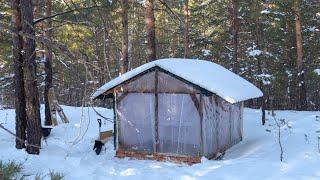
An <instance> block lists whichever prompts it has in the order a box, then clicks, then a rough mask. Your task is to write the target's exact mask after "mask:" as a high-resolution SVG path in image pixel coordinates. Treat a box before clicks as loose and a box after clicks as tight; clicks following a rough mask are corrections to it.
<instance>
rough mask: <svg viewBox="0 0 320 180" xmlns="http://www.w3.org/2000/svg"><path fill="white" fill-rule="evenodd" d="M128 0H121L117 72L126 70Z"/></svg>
mask: <svg viewBox="0 0 320 180" xmlns="http://www.w3.org/2000/svg"><path fill="white" fill-rule="evenodd" d="M128 8H129V7H128V0H121V23H122V50H121V57H120V63H119V64H120V68H119V74H123V73H125V72H127V71H128V64H129V58H128Z"/></svg>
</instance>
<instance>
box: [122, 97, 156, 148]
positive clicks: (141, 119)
mask: <svg viewBox="0 0 320 180" xmlns="http://www.w3.org/2000/svg"><path fill="white" fill-rule="evenodd" d="M121 95H123V96H125V97H123V98H122V100H121V101H120V102H119V104H118V109H117V111H116V112H117V117H118V126H119V127H118V129H119V130H120V131H119V132H118V143H119V147H120V148H121V149H125V150H133V151H145V152H150V153H152V152H153V151H154V149H153V143H154V136H155V135H154V134H155V133H154V129H155V128H154V127H155V125H154V120H155V95H154V94H149V93H129V94H127V95H125V94H123V93H119V97H121Z"/></svg>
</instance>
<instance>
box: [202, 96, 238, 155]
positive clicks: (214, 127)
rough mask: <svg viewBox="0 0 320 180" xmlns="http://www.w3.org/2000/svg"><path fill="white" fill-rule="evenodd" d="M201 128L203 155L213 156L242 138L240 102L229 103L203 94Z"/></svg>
mask: <svg viewBox="0 0 320 180" xmlns="http://www.w3.org/2000/svg"><path fill="white" fill-rule="evenodd" d="M201 108H202V114H203V120H202V123H203V124H202V129H203V142H204V155H205V156H206V157H207V158H213V157H214V156H216V155H217V154H218V153H223V152H224V151H225V150H227V149H228V148H229V147H231V146H232V145H234V144H236V143H238V142H240V141H241V139H242V118H241V106H240V103H237V104H231V103H228V102H226V101H225V100H223V99H222V98H220V97H217V96H203V97H202V101H201Z"/></svg>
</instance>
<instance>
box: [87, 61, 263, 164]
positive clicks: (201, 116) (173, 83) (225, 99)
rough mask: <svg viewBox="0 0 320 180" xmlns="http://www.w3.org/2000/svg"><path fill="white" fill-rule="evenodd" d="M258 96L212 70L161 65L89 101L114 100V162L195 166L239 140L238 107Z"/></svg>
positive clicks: (136, 72) (197, 64)
mask: <svg viewBox="0 0 320 180" xmlns="http://www.w3.org/2000/svg"><path fill="white" fill-rule="evenodd" d="M260 96H262V92H261V91H260V90H259V89H258V88H257V87H255V86H254V85H253V84H251V83H250V82H248V81H247V80H245V79H243V78H241V77H240V76H238V75H236V74H234V73H232V72H231V71H229V70H227V69H225V68H223V67H222V66H220V65H218V64H215V63H212V62H209V61H203V60H191V59H161V60H157V61H153V62H150V63H147V64H144V65H142V66H140V67H138V68H136V69H133V70H131V71H129V72H127V73H125V74H123V75H121V76H119V77H117V78H115V79H113V80H111V81H110V82H108V83H106V84H105V85H103V86H102V87H100V88H99V89H98V90H97V91H96V92H95V93H94V94H93V95H92V98H93V99H97V98H99V99H105V98H113V100H114V101H113V102H114V113H115V126H114V131H115V148H116V156H117V157H135V158H138V159H156V160H171V161H178V162H187V163H196V162H200V160H201V157H203V156H204V157H206V158H208V159H212V158H215V157H216V156H217V155H219V154H220V153H224V152H225V151H226V150H227V149H228V148H230V147H231V146H233V145H234V144H236V143H238V142H240V141H241V140H242V134H243V125H242V124H243V116H242V114H243V101H245V100H248V99H251V98H257V97H260Z"/></svg>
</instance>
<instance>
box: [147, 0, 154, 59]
mask: <svg viewBox="0 0 320 180" xmlns="http://www.w3.org/2000/svg"><path fill="white" fill-rule="evenodd" d="M153 2H154V0H146V1H145V17H144V22H145V28H146V34H147V35H146V40H147V48H146V55H147V62H151V61H154V60H156V59H157V58H156V34H155V19H154V12H153Z"/></svg>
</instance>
